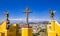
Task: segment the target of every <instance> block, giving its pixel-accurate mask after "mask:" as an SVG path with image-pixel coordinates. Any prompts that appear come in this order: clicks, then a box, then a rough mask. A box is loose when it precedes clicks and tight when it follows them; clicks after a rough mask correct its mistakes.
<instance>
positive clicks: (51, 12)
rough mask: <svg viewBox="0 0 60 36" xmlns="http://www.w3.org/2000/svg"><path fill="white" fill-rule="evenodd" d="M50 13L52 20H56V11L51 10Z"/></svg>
mask: <svg viewBox="0 0 60 36" xmlns="http://www.w3.org/2000/svg"><path fill="white" fill-rule="evenodd" d="M49 11H50V19H51V20H54V14H55V12H56V11H53V10H49Z"/></svg>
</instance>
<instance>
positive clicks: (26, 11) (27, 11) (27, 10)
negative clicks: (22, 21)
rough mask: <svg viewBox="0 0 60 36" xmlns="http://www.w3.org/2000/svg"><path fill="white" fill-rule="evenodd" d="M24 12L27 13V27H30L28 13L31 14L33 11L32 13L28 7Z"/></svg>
mask: <svg viewBox="0 0 60 36" xmlns="http://www.w3.org/2000/svg"><path fill="white" fill-rule="evenodd" d="M23 12H25V13H26V24H27V25H29V24H28V13H31V12H32V11H31V10H29V8H28V7H26V10H25V11H23Z"/></svg>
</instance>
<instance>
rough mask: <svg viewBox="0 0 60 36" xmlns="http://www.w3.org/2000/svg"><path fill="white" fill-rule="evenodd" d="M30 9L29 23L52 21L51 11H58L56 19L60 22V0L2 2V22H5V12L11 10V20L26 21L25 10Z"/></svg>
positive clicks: (0, 6) (1, 0)
mask: <svg viewBox="0 0 60 36" xmlns="http://www.w3.org/2000/svg"><path fill="white" fill-rule="evenodd" d="M26 6H28V7H29V10H31V11H32V12H31V13H29V21H35V22H37V21H48V20H50V15H49V10H48V9H52V10H56V13H55V16H54V19H55V20H57V21H60V0H0V22H2V21H4V20H5V15H4V12H6V11H8V10H9V20H10V21H13V22H16V21H19V22H20V21H25V18H26V14H25V13H23V10H25V9H26Z"/></svg>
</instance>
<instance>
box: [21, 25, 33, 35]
mask: <svg viewBox="0 0 60 36" xmlns="http://www.w3.org/2000/svg"><path fill="white" fill-rule="evenodd" d="M22 36H32V27H31V26H28V25H23V26H22Z"/></svg>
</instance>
